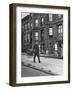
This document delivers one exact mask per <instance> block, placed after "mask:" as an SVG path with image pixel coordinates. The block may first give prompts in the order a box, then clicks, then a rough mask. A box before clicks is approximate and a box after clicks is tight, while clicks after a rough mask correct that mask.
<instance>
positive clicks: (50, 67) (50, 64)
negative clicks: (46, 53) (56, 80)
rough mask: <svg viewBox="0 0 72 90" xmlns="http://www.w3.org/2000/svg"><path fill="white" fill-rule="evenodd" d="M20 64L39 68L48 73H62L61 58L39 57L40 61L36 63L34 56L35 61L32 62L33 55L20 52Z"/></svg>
mask: <svg viewBox="0 0 72 90" xmlns="http://www.w3.org/2000/svg"><path fill="white" fill-rule="evenodd" d="M21 60H22V65H24V66H27V67H30V68H33V69H36V70H39V71H41V72H44V73H48V74H50V75H62V74H63V59H57V58H48V57H40V61H41V63H38V58H37V57H36V63H34V62H33V56H30V55H26V54H22V56H21Z"/></svg>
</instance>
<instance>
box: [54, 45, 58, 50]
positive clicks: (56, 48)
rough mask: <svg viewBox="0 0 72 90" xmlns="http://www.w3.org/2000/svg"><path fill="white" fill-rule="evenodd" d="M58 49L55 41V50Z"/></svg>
mask: <svg viewBox="0 0 72 90" xmlns="http://www.w3.org/2000/svg"><path fill="white" fill-rule="evenodd" d="M57 50H58V47H57V43H55V51H57Z"/></svg>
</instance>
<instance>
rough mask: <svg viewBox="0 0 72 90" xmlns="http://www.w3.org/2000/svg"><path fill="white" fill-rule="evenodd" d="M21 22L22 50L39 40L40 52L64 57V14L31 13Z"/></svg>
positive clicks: (30, 47)
mask: <svg viewBox="0 0 72 90" xmlns="http://www.w3.org/2000/svg"><path fill="white" fill-rule="evenodd" d="M21 22H22V23H21V25H22V29H21V30H22V52H26V51H27V50H28V49H32V48H33V45H34V44H35V42H38V45H39V48H40V53H42V54H47V55H49V56H56V57H63V55H62V52H63V15H61V14H50V13H49V14H40V13H30V14H29V15H27V16H25V17H24V18H22V21H21Z"/></svg>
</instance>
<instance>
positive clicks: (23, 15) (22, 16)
mask: <svg viewBox="0 0 72 90" xmlns="http://www.w3.org/2000/svg"><path fill="white" fill-rule="evenodd" d="M29 14H30V13H26V12H25V13H24V12H22V13H21V18H24V17H25V16H27V15H29Z"/></svg>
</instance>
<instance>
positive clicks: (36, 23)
mask: <svg viewBox="0 0 72 90" xmlns="http://www.w3.org/2000/svg"><path fill="white" fill-rule="evenodd" d="M38 24H39V23H38V19H36V20H35V26H36V27H38Z"/></svg>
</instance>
